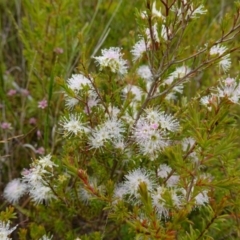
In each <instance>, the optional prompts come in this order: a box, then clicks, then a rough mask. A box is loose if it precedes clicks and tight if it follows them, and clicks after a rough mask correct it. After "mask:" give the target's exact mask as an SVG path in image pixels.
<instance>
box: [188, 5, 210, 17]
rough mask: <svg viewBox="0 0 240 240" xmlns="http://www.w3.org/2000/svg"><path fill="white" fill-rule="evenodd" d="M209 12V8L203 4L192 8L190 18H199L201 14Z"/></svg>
mask: <svg viewBox="0 0 240 240" xmlns="http://www.w3.org/2000/svg"><path fill="white" fill-rule="evenodd" d="M206 13H207V9H205V7H204V6H203V5H202V4H201V5H200V6H199V7H197V8H195V9H192V12H191V14H190V18H198V17H199V15H203V14H206Z"/></svg>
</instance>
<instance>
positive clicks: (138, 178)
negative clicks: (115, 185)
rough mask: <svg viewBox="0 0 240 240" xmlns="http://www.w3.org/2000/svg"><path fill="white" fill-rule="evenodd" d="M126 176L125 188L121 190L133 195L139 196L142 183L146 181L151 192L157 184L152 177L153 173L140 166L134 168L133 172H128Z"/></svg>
mask: <svg viewBox="0 0 240 240" xmlns="http://www.w3.org/2000/svg"><path fill="white" fill-rule="evenodd" d="M124 178H125V182H124V184H123V188H124V189H122V190H121V191H123V192H124V191H125V192H126V193H127V194H129V195H130V196H131V197H135V198H138V197H139V193H138V190H139V184H140V183H145V184H146V186H147V190H148V191H149V192H151V191H152V190H153V188H154V186H155V183H154V182H153V181H152V179H151V174H150V173H149V172H147V171H146V170H145V169H141V168H138V169H136V170H133V171H132V172H130V173H128V174H127V175H126V176H125V177H124Z"/></svg>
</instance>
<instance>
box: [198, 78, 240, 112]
mask: <svg viewBox="0 0 240 240" xmlns="http://www.w3.org/2000/svg"><path fill="white" fill-rule="evenodd" d="M222 98H225V99H228V100H229V101H231V102H232V103H239V100H240V85H239V83H238V82H237V81H236V79H235V78H230V77H228V78H226V79H223V80H220V84H219V86H218V87H217V88H216V89H213V92H212V93H211V94H210V95H208V96H204V97H202V98H201V99H200V103H201V104H202V105H204V106H206V107H207V108H208V110H209V111H211V109H212V105H217V104H219V103H220V99H222Z"/></svg>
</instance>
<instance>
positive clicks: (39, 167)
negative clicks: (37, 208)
mask: <svg viewBox="0 0 240 240" xmlns="http://www.w3.org/2000/svg"><path fill="white" fill-rule="evenodd" d="M56 166H57V165H56V164H55V163H53V162H52V161H51V155H50V154H49V155H47V156H45V157H41V158H40V159H38V160H36V161H35V162H34V163H32V165H31V168H30V169H29V170H28V169H24V170H23V172H22V175H23V176H22V179H14V180H12V181H11V182H9V183H8V184H7V185H6V187H5V189H4V194H3V196H4V198H5V199H6V200H7V201H9V202H10V203H18V201H19V199H20V198H21V197H22V196H23V195H24V194H26V193H28V194H29V195H30V197H31V199H32V200H33V202H35V203H36V204H38V203H42V202H43V201H49V200H51V199H52V198H54V196H53V193H52V190H51V188H50V187H48V186H47V183H46V180H45V178H47V177H48V176H49V175H51V173H50V172H49V171H50V170H52V169H53V167H56Z"/></svg>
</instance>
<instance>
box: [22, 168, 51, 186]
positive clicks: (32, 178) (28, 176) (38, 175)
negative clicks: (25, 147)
mask: <svg viewBox="0 0 240 240" xmlns="http://www.w3.org/2000/svg"><path fill="white" fill-rule="evenodd" d="M45 173H48V172H47V171H46V170H45V169H43V168H42V166H40V165H38V164H35V165H33V166H32V168H30V169H29V170H27V169H24V170H23V172H22V175H23V177H22V178H23V181H24V182H26V183H28V184H30V186H35V185H37V183H39V182H41V183H42V182H44V180H43V176H44V174H45Z"/></svg>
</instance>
